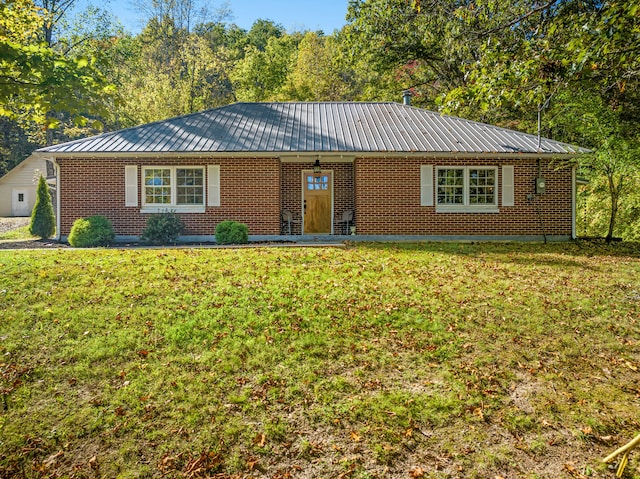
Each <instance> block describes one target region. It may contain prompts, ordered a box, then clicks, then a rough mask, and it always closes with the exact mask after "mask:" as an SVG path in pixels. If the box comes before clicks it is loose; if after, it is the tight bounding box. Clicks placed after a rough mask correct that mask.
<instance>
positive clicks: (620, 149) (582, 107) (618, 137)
mask: <svg viewBox="0 0 640 479" xmlns="http://www.w3.org/2000/svg"><path fill="white" fill-rule="evenodd" d="M557 100H558V101H557V102H556V105H554V106H553V107H552V109H551V110H550V111H549V117H550V118H549V124H550V127H551V128H556V129H557V131H558V132H559V133H561V134H562V136H563V137H564V138H565V139H566V140H568V141H572V142H575V143H581V144H583V145H584V146H587V147H589V148H592V149H593V153H592V154H590V155H586V156H584V157H581V158H580V159H579V166H580V170H581V172H582V173H583V174H584V175H585V176H587V178H589V180H590V184H589V188H588V191H589V192H590V194H591V195H592V196H593V200H592V201H589V204H590V205H592V206H593V205H598V204H600V205H601V206H599V208H606V213H605V212H604V211H603V214H602V215H600V214H599V213H598V212H592V217H593V219H594V221H593V224H594V225H598V226H599V227H600V228H603V230H601V231H600V234H604V235H605V238H606V240H607V242H610V241H611V240H612V239H613V237H614V235H615V233H616V230H617V229H618V217H619V215H618V214H619V211H620V209H621V206H623V205H624V204H625V203H626V202H627V201H628V199H629V197H630V195H631V193H632V192H633V191H634V187H636V186H637V183H638V180H639V179H640V161H639V160H640V137H639V136H638V135H637V133H635V135H629V134H627V132H626V131H625V123H624V121H622V119H621V114H622V111H621V110H620V109H613V108H611V106H610V105H609V104H608V103H607V102H605V100H604V99H603V98H602V96H601V95H599V94H598V92H597V90H596V91H595V92H593V91H591V92H589V91H583V92H562V93H561V94H559V95H558V98H557ZM601 198H606V202H602V201H601ZM602 203H605V204H602ZM600 217H602V218H606V221H603V220H600V219H599V218H600Z"/></svg>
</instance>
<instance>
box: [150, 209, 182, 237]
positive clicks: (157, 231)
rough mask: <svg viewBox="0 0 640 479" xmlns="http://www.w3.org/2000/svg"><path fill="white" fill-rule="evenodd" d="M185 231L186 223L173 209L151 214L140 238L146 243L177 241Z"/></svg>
mask: <svg viewBox="0 0 640 479" xmlns="http://www.w3.org/2000/svg"><path fill="white" fill-rule="evenodd" d="M183 231H184V223H183V222H182V220H181V219H180V217H179V216H178V215H176V214H175V213H174V212H172V211H168V212H166V213H160V214H156V215H152V216H149V218H148V219H147V226H146V227H145V229H144V231H143V232H142V236H141V237H140V239H141V240H142V241H144V242H146V243H153V244H169V243H175V242H176V240H177V239H178V237H179V236H180V235H181V234H182V232H183Z"/></svg>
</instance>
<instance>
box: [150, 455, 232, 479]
mask: <svg viewBox="0 0 640 479" xmlns="http://www.w3.org/2000/svg"><path fill="white" fill-rule="evenodd" d="M221 463H222V459H221V457H220V454H217V453H215V452H213V451H209V452H202V453H200V454H199V455H196V456H192V455H191V454H189V455H187V454H186V453H180V454H178V455H176V456H170V455H166V456H164V457H163V458H162V459H161V460H160V463H159V464H158V469H159V470H160V472H162V475H163V476H165V475H169V474H171V473H173V472H179V473H181V475H182V476H183V477H185V478H187V479H200V478H205V477H221V476H219V475H218V474H214V473H215V472H216V471H217V470H218V468H219V467H220V464H221ZM224 477H225V478H227V477H230V476H228V475H224Z"/></svg>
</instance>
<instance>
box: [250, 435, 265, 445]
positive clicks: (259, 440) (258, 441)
mask: <svg viewBox="0 0 640 479" xmlns="http://www.w3.org/2000/svg"><path fill="white" fill-rule="evenodd" d="M266 442H267V437H266V436H265V435H264V434H256V437H254V438H253V443H254V444H255V445H257V446H259V447H264V445H265V443H266Z"/></svg>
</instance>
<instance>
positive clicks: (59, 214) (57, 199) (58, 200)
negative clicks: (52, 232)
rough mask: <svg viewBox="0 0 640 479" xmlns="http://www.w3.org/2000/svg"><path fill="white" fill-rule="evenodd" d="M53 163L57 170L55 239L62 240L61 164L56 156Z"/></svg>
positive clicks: (52, 159) (52, 160)
mask: <svg viewBox="0 0 640 479" xmlns="http://www.w3.org/2000/svg"><path fill="white" fill-rule="evenodd" d="M51 163H53V167H54V168H55V170H56V237H55V240H56V241H58V242H60V238H61V237H62V235H61V234H60V216H61V213H62V212H61V211H60V165H58V162H57V161H56V159H55V157H54V158H51Z"/></svg>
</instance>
